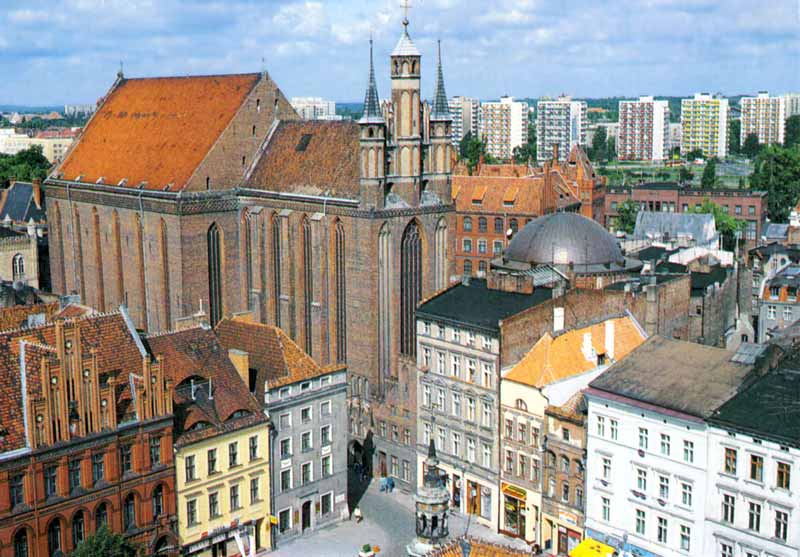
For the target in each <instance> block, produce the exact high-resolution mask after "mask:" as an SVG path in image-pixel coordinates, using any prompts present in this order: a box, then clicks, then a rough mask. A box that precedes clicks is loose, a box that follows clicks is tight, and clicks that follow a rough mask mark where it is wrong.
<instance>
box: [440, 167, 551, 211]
mask: <svg viewBox="0 0 800 557" xmlns="http://www.w3.org/2000/svg"><path fill="white" fill-rule="evenodd" d="M452 191H453V201H454V202H455V204H456V211H457V212H464V213H469V212H475V211H480V212H482V213H508V214H519V215H530V216H540V215H542V214H544V213H545V209H544V203H545V200H544V199H543V197H544V180H542V179H541V178H532V177H527V178H503V177H497V176H491V177H486V176H453V190H452ZM473 199H481V200H482V203H481V204H480V207H476V205H474V204H473V203H472V201H473ZM512 200H513V204H510V203H509V204H508V205H507V204H506V203H507V202H510V201H512Z"/></svg>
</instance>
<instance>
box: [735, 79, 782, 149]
mask: <svg viewBox="0 0 800 557" xmlns="http://www.w3.org/2000/svg"><path fill="white" fill-rule="evenodd" d="M739 106H740V108H741V110H742V132H741V136H740V139H739V141H740V142H741V144H742V145H744V142H745V140H746V139H747V136H748V135H750V134H753V133H754V134H756V135H757V136H758V142H759V143H761V144H764V145H771V144H773V143H783V139H784V131H785V120H786V101H785V99H784V98H783V97H770V96H769V93H768V92H767V91H760V92H759V93H758V96H755V97H742V99H741V100H740V101H739Z"/></svg>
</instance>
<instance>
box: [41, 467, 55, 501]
mask: <svg viewBox="0 0 800 557" xmlns="http://www.w3.org/2000/svg"><path fill="white" fill-rule="evenodd" d="M56 495H57V491H56V466H55V465H50V466H46V467H45V469H44V496H45V497H55V496H56Z"/></svg>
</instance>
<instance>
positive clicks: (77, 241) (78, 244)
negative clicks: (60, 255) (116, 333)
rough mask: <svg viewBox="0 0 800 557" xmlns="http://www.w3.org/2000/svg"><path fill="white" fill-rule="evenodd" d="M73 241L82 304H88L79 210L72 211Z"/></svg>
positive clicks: (75, 208)
mask: <svg viewBox="0 0 800 557" xmlns="http://www.w3.org/2000/svg"><path fill="white" fill-rule="evenodd" d="M72 239H73V242H74V244H73V245H74V246H75V257H76V261H75V265H76V269H75V274H76V277H75V279H76V280H77V281H78V291H79V293H80V295H81V303H86V287H85V285H84V282H85V281H84V274H83V242H82V241H81V215H80V213H78V208H77V207H74V208H73V210H72Z"/></svg>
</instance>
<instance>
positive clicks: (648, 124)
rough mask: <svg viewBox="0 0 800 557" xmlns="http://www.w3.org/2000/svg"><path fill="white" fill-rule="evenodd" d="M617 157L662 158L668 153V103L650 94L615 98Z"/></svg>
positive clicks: (648, 159) (640, 159) (659, 159)
mask: <svg viewBox="0 0 800 557" xmlns="http://www.w3.org/2000/svg"><path fill="white" fill-rule="evenodd" d="M617 154H618V156H619V160H622V161H625V160H628V161H662V160H664V159H665V158H667V156H668V155H669V104H668V103H667V101H656V100H653V97H639V100H637V101H620V102H619V142H618V143H617Z"/></svg>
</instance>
